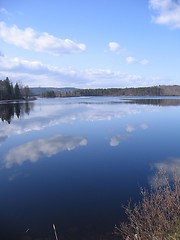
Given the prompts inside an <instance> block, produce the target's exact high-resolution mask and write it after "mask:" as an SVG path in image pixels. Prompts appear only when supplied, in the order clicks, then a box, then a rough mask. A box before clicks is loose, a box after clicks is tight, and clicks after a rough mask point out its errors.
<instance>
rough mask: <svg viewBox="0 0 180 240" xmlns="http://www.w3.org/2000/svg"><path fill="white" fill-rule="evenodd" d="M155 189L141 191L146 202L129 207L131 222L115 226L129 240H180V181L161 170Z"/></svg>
mask: <svg viewBox="0 0 180 240" xmlns="http://www.w3.org/2000/svg"><path fill="white" fill-rule="evenodd" d="M154 183H155V187H151V190H150V191H147V190H146V189H142V190H141V194H142V200H141V201H140V202H139V203H137V204H135V205H134V206H133V207H132V206H131V203H129V204H128V205H127V206H126V207H125V212H126V215H127V218H128V222H126V223H121V224H120V226H119V227H117V226H115V231H116V233H117V234H118V235H119V236H122V238H123V239H125V240H178V239H180V178H179V176H178V175H177V174H176V173H174V174H173V177H170V176H169V175H168V174H167V172H165V171H162V170H161V171H160V172H158V174H157V175H156V177H155V181H154Z"/></svg>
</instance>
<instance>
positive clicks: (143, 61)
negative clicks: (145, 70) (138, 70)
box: [139, 59, 149, 65]
mask: <svg viewBox="0 0 180 240" xmlns="http://www.w3.org/2000/svg"><path fill="white" fill-rule="evenodd" d="M139 63H140V64H141V65H147V64H148V63H149V61H148V60H147V59H143V60H141V61H140V62H139Z"/></svg>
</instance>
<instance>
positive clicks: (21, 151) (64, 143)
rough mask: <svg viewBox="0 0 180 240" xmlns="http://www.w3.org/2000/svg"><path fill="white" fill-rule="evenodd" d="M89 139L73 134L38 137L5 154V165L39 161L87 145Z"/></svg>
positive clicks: (10, 165)
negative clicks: (46, 137)
mask: <svg viewBox="0 0 180 240" xmlns="http://www.w3.org/2000/svg"><path fill="white" fill-rule="evenodd" d="M86 145H87V139H86V138H84V137H73V136H59V135H58V136H54V137H51V138H48V139H38V140H34V141H31V142H28V143H26V144H23V145H20V146H18V147H16V148H13V149H11V150H10V151H9V152H8V153H7V155H6V156H5V167H6V168H10V167H12V165H13V164H18V165H22V164H23V163H24V162H25V161H28V160H29V161H31V162H37V161H38V160H39V159H40V158H41V157H51V156H52V155H55V154H57V153H59V152H62V151H65V150H68V151H70V150H73V149H75V148H77V147H79V146H86Z"/></svg>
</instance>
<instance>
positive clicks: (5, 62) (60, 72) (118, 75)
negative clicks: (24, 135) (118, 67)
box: [0, 56, 166, 88]
mask: <svg viewBox="0 0 180 240" xmlns="http://www.w3.org/2000/svg"><path fill="white" fill-rule="evenodd" d="M6 76H8V77H9V78H10V80H11V81H14V82H16V81H19V80H21V81H23V84H24V85H29V86H44V87H47V86H48V87H49V86H52V87H67V86H69V87H77V88H102V87H104V88H108V87H132V86H134V87H135V86H149V85H157V84H161V85H163V84H165V82H166V81H165V80H164V79H163V80H162V79H160V78H155V77H153V76H152V77H149V78H146V77H143V76H141V75H137V74H127V73H123V72H121V71H113V70H111V69H82V70H77V69H73V68H71V67H67V68H61V67H58V66H54V65H48V64H43V63H42V62H40V61H29V60H26V59H21V58H9V57H7V56H0V79H3V78H5V77H6Z"/></svg>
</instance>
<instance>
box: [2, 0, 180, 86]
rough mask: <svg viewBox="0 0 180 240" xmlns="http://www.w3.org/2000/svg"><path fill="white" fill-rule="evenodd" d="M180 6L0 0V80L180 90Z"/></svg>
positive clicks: (166, 0) (175, 2) (162, 0)
mask: <svg viewBox="0 0 180 240" xmlns="http://www.w3.org/2000/svg"><path fill="white" fill-rule="evenodd" d="M179 39H180V1H179V0H136V1H135V0H134V1H133V0H126V1H124V0H91V1H84V0H66V1H63V0H51V1H49V0H47V1H44V0H36V1H35V0H26V1H24V0H17V1H10V0H1V1H0V79H4V78H5V77H6V76H8V77H9V78H10V80H11V81H13V82H22V84H24V85H29V86H41V87H43V86H51V87H77V88H101V87H103V88H108V87H139V86H153V85H164V84H165V85H172V84H178V85H179V84H180V80H179V76H180V67H179V63H180V44H179Z"/></svg>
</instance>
